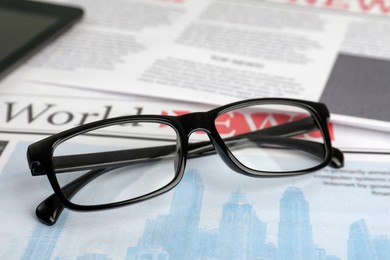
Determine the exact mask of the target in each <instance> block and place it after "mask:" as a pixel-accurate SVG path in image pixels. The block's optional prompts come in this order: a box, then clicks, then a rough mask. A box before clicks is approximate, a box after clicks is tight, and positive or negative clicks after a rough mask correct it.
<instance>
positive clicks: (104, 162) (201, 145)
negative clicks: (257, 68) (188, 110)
mask: <svg viewBox="0 0 390 260" xmlns="http://www.w3.org/2000/svg"><path fill="white" fill-rule="evenodd" d="M313 129H316V124H315V122H314V120H313V119H312V118H305V119H301V120H298V121H294V122H290V123H287V124H283V125H278V126H275V127H270V128H266V129H261V130H258V131H255V132H250V133H245V134H241V135H237V136H233V137H229V138H226V139H224V141H225V142H227V143H229V142H236V141H237V140H243V138H246V139H245V140H246V141H247V140H248V139H249V140H254V139H256V140H255V141H259V142H260V141H261V142H265V143H268V144H269V143H270V140H268V141H267V138H270V137H272V136H278V137H274V138H273V140H274V142H275V144H277V143H280V144H283V143H286V141H285V140H286V139H288V138H286V137H289V136H295V135H299V134H303V133H307V132H310V131H311V130H313ZM281 136H282V137H281ZM260 138H262V139H261V140H260ZM276 138H278V139H276ZM290 140H291V141H289V144H291V145H292V144H294V143H295V144H294V145H293V147H298V148H302V149H305V150H308V149H309V148H310V146H312V149H311V150H310V152H311V153H313V154H314V155H316V156H317V157H323V152H322V151H321V150H320V149H318V148H316V146H318V145H320V144H316V143H314V142H310V141H307V140H300V139H290ZM176 149H177V147H176V145H166V146H159V147H148V148H139V149H129V150H121V151H109V152H100V153H90V154H79V155H67V156H56V157H54V158H53V164H54V168H55V169H56V173H61V172H69V171H78V170H91V169H99V168H106V167H120V166H124V165H129V164H130V163H139V162H144V161H145V160H151V159H155V158H161V157H164V156H169V155H171V154H172V153H174V152H175V151H176ZM332 149H333V151H332V154H333V158H332V161H331V163H330V166H331V167H334V168H340V167H341V166H342V164H343V154H342V152H341V151H340V150H338V149H337V148H332ZM211 153H215V150H214V148H213V145H212V143H211V142H210V141H204V142H198V143H191V144H189V145H188V155H189V157H199V156H205V155H207V154H211Z"/></svg>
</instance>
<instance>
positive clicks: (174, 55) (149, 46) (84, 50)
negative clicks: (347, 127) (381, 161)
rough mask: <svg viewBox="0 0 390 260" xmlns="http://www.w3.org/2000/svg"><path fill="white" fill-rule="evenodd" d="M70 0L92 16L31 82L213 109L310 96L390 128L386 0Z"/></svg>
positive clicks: (31, 66)
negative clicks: (253, 100) (257, 100)
mask: <svg viewBox="0 0 390 260" xmlns="http://www.w3.org/2000/svg"><path fill="white" fill-rule="evenodd" d="M61 2H64V3H69V4H75V5H81V6H82V7H84V8H85V10H86V17H85V19H84V21H83V22H82V23H80V24H79V25H77V26H76V27H75V28H73V29H72V30H71V31H70V32H69V33H68V35H65V36H64V37H62V38H61V39H59V40H58V41H57V42H55V43H53V44H52V46H51V47H49V48H46V49H45V50H44V51H43V52H42V53H40V54H39V55H37V56H36V57H35V58H34V59H32V60H31V61H30V62H28V64H27V65H26V66H25V69H24V70H23V71H22V72H21V73H19V76H20V77H21V78H24V79H26V80H34V81H41V82H42V81H46V82H52V83H56V84H59V85H62V86H64V85H65V86H77V87H79V88H89V89H97V90H104V91H110V92H114V93H131V94H138V95H147V96H157V97H163V98H169V99H178V100H184V101H194V102H201V103H209V104H223V103H227V102H231V101H236V100H241V99H245V98H258V97H290V98H300V99H309V100H314V101H323V102H326V103H327V104H328V105H329V107H330V108H331V111H332V113H334V114H336V115H337V116H335V117H334V118H333V119H334V120H335V121H336V122H339V123H344V124H354V125H356V124H359V125H364V126H368V127H371V128H373V129H378V128H379V129H382V130H390V124H389V123H388V122H389V121H390V113H388V111H387V109H385V108H386V104H387V102H388V100H389V91H388V89H389V88H388V82H389V80H390V79H389V78H388V73H387V71H388V70H389V62H388V60H389V57H390V49H389V48H390V47H389V45H388V44H387V43H388V40H389V39H388V35H390V34H389V33H388V32H389V30H390V29H389V28H390V23H389V19H388V18H387V14H388V9H389V6H390V4H389V3H388V2H387V1H385V0H364V1H363V0H362V1H347V0H345V1H341V0H340V1H320V0H318V1H315V0H310V1H308V0H307V1H306V0H296V1H293V0H290V1H287V0H286V1H282V0H280V1H276V2H274V1H259V0H240V1H237V0H147V1H137V0H133V1H130V0H129V1H125V0H115V1H110V2H109V3H108V2H107V1H103V0H98V1H97V0H82V1H73V0H69V1H61ZM323 5H325V6H328V7H329V8H316V9H314V8H309V7H311V6H318V7H322V6H323ZM331 7H332V8H331ZM359 9H361V10H364V13H365V14H360V13H362V12H356V11H355V12H354V10H359ZM350 11H351V12H350ZM367 13H368V14H367ZM371 13H374V14H378V15H372V14H371ZM340 115H341V116H340ZM357 118H359V120H357ZM386 122H387V123H386Z"/></svg>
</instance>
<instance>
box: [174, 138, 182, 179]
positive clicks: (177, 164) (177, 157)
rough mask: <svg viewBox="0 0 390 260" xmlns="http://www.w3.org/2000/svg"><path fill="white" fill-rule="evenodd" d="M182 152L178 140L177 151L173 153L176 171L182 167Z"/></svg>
mask: <svg viewBox="0 0 390 260" xmlns="http://www.w3.org/2000/svg"><path fill="white" fill-rule="evenodd" d="M180 154H181V149H180V145H179V143H178V142H176V149H175V153H174V154H173V156H174V158H173V165H174V167H175V172H178V170H179V167H180Z"/></svg>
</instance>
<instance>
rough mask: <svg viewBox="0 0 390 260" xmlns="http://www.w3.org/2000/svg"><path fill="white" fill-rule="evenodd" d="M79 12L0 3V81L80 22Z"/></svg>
mask: <svg viewBox="0 0 390 260" xmlns="http://www.w3.org/2000/svg"><path fill="white" fill-rule="evenodd" d="M82 15H83V11H82V10H81V9H80V8H76V7H69V6H62V5H57V4H49V3H44V2H34V1H26V0H24V1H22V0H0V78H2V77H4V76H5V75H6V74H7V73H8V72H10V71H11V69H13V68H15V67H16V65H18V64H20V63H21V62H23V61H24V60H25V59H26V58H27V57H29V56H30V55H31V54H32V53H34V52H35V51H37V50H38V49H39V48H40V47H42V46H44V45H45V44H46V43H48V42H50V41H51V40H53V39H54V38H55V37H56V36H58V35H59V34H61V33H62V32H64V31H65V30H66V29H67V28H69V27H70V26H71V25H73V24H74V23H75V22H76V21H78V20H80V18H81V17H82Z"/></svg>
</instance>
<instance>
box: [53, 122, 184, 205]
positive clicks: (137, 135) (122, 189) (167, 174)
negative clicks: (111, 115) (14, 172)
mask: <svg viewBox="0 0 390 260" xmlns="http://www.w3.org/2000/svg"><path fill="white" fill-rule="evenodd" d="M105 137H108V138H105ZM177 157H178V138H177V133H176V131H175V129H173V128H172V127H171V126H169V125H166V124H162V123H160V122H158V123H157V122H141V121H137V122H131V123H126V124H120V125H111V126H106V127H102V128H99V129H95V130H93V131H90V132H87V133H84V134H82V135H78V136H76V137H73V138H71V139H69V140H66V141H65V142H63V143H61V144H60V145H58V146H57V147H56V148H55V151H54V154H53V164H54V168H55V171H56V178H57V180H58V182H59V184H60V186H61V187H62V188H63V194H64V195H65V196H67V195H66V194H67V191H68V190H69V188H64V187H65V186H66V185H69V184H70V183H72V182H73V184H70V185H73V187H75V186H74V185H76V184H74V183H75V182H77V183H78V184H77V185H79V188H81V189H80V190H79V191H78V192H76V193H75V194H74V196H73V197H72V198H68V199H69V200H70V201H71V202H72V203H74V204H78V205H84V206H87V205H100V204H108V203H115V202H121V201H125V200H129V199H134V198H137V197H140V196H143V195H146V194H148V193H151V192H154V191H156V190H159V189H161V188H163V187H165V186H166V185H168V184H169V183H170V182H171V181H172V180H173V179H174V178H175V172H176V169H175V168H176V167H177V165H176V164H177V160H178V158H177ZM175 161H176V164H175ZM101 172H103V173H101ZM80 178H84V179H85V180H84V181H79V180H80Z"/></svg>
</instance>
